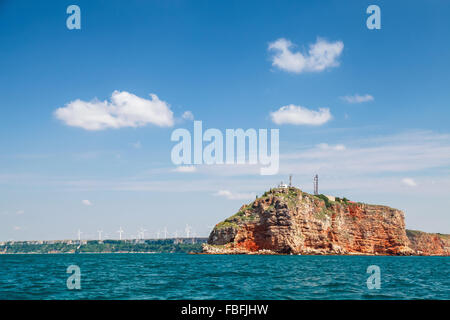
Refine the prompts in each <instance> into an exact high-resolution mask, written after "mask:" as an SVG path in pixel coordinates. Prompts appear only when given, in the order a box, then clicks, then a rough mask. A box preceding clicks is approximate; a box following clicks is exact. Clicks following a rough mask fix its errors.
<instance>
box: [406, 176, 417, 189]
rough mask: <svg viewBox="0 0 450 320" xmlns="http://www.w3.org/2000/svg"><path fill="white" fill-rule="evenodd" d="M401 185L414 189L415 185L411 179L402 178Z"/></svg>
mask: <svg viewBox="0 0 450 320" xmlns="http://www.w3.org/2000/svg"><path fill="white" fill-rule="evenodd" d="M402 182H403V184H405V185H407V186H408V187H416V186H417V183H416V182H415V181H414V180H413V179H411V178H404V179H402Z"/></svg>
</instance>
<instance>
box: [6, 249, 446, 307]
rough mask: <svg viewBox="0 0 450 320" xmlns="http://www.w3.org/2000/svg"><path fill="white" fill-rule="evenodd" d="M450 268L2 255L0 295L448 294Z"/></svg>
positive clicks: (357, 261) (437, 263)
mask: <svg viewBox="0 0 450 320" xmlns="http://www.w3.org/2000/svg"><path fill="white" fill-rule="evenodd" d="M68 271H69V273H68ZM449 271H450V257H393V256H296V255H202V254H175V253H172V254H162V253H157V254H133V253H123V254H23V255H0V299H2V300H3V299H174V300H177V299H227V300H228V299H231V300H233V299H251V300H253V299H258V300H259V299H264V300H266V299H269V300H272V299H275V300H276V299H327V300H328V299H331V300H335V299H346V300H347V299H356V300H360V299H363V300H368V299H378V300H384V299H402V300H403V299H447V300H448V299H450V277H449V276H450V272H449ZM74 277H75V278H74ZM76 284H78V285H79V286H78V287H77V286H76Z"/></svg>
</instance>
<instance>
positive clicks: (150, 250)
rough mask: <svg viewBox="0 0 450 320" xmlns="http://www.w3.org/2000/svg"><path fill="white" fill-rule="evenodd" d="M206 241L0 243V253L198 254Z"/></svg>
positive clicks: (151, 240) (201, 239) (172, 239)
mask: <svg viewBox="0 0 450 320" xmlns="http://www.w3.org/2000/svg"><path fill="white" fill-rule="evenodd" d="M206 241H207V238H171V239H143V240H128V239H127V240H103V241H99V240H47V241H6V242H0V254H89V253H104V254H111V253H141V254H154V253H191V252H201V251H202V244H204V243H206Z"/></svg>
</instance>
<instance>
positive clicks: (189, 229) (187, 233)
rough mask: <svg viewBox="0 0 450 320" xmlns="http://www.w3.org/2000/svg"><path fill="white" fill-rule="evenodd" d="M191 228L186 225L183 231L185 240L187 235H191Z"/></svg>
mask: <svg viewBox="0 0 450 320" xmlns="http://www.w3.org/2000/svg"><path fill="white" fill-rule="evenodd" d="M191 230H192V228H191V227H190V226H189V225H188V224H186V228H185V229H184V231H185V232H186V238H189V234H190V233H191Z"/></svg>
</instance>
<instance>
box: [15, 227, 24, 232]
mask: <svg viewBox="0 0 450 320" xmlns="http://www.w3.org/2000/svg"><path fill="white" fill-rule="evenodd" d="M22 229H23V228H22V227H20V226H14V227H13V230H14V231H20V230H22Z"/></svg>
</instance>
